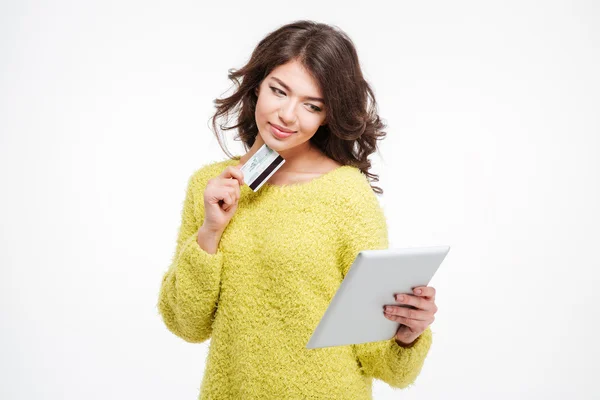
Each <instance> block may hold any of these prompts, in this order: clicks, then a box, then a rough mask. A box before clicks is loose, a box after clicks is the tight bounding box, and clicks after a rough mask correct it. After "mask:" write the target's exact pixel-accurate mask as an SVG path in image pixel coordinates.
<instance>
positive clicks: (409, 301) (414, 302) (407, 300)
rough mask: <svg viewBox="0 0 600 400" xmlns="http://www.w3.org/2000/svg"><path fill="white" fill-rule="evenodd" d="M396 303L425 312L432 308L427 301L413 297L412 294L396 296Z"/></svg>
mask: <svg viewBox="0 0 600 400" xmlns="http://www.w3.org/2000/svg"><path fill="white" fill-rule="evenodd" d="M396 301H397V302H398V303H401V304H406V305H409V306H413V307H416V308H419V309H422V310H426V311H429V310H431V309H432V308H433V307H432V305H431V304H430V301H429V300H427V299H424V298H422V297H419V296H413V295H412V294H399V295H396Z"/></svg>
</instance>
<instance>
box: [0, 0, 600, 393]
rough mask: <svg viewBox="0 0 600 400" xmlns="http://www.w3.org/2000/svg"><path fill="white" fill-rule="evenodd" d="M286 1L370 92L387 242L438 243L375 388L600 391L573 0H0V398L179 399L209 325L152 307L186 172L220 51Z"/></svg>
mask: <svg viewBox="0 0 600 400" xmlns="http://www.w3.org/2000/svg"><path fill="white" fill-rule="evenodd" d="M298 19H312V20H315V21H319V22H325V23H329V24H333V25H337V26H338V27H340V28H341V29H343V30H344V31H346V32H347V33H348V34H349V35H350V37H351V38H352V40H353V41H354V43H355V45H356V48H357V51H358V54H359V57H360V61H361V66H362V68H363V73H364V75H365V78H366V79H367V81H368V82H369V83H370V84H371V86H372V87H373V89H374V91H375V95H376V99H377V102H378V105H379V114H380V116H381V117H382V118H383V119H384V122H386V123H387V125H388V126H387V129H386V131H387V132H388V137H387V138H386V139H385V140H384V141H382V142H381V150H380V153H378V154H374V155H373V158H372V160H373V163H374V168H373V171H374V172H375V173H378V174H379V175H380V181H379V182H378V185H380V186H381V187H382V188H383V189H384V194H383V196H381V198H380V201H381V204H382V205H383V207H384V210H385V213H386V216H387V218H388V224H389V230H390V244H391V246H392V247H410V246H426V245H440V244H448V245H451V246H452V249H451V250H450V253H449V254H448V256H447V258H446V260H445V261H444V262H443V264H442V266H441V267H440V269H439V271H438V273H437V274H436V276H435V277H434V279H433V280H432V282H431V286H434V287H435V288H436V290H437V291H438V295H437V299H436V303H437V305H438V307H439V311H438V313H437V314H436V320H435V322H434V323H433V325H432V330H433V333H434V341H433V345H432V348H431V350H430V353H429V356H428V358H427V359H426V361H425V365H424V367H423V370H422V372H421V374H420V376H419V377H418V379H417V381H416V385H415V386H413V387H411V388H410V389H407V390H404V391H402V392H394V391H392V389H391V388H390V387H389V386H387V384H385V383H383V382H381V381H375V382H374V398H375V399H392V398H403V399H459V398H460V399H482V398H485V399H544V400H548V399H565V398H569V399H597V398H600V390H599V389H598V385H597V382H596V378H597V375H598V372H599V371H598V364H597V360H598V359H599V358H600V345H599V344H598V335H599V334H600V329H599V327H598V325H599V324H598V315H599V311H598V307H599V306H600V294H599V292H598V291H597V285H596V284H597V283H598V281H599V277H600V273H599V272H598V271H599V269H600V261H599V255H598V251H597V248H598V246H599V245H600V243H599V242H600V230H599V226H600V212H599V207H598V205H599V204H600V195H599V191H600V163H599V161H598V157H599V156H600V140H599V135H600V118H599V111H600V95H599V93H600V78H599V74H598V71H600V30H599V29H598V25H599V23H600V6H599V4H598V2H595V1H592V0H590V1H566V0H565V1H545V2H541V1H540V2H533V1H503V2H481V1H453V2H448V1H429V2H414V1H411V2H404V1H403V2H398V1H395V2H391V1H390V2H378V1H369V2H360V3H356V4H348V3H345V2H341V1H335V2H323V1H303V2H275V1H269V2H266V1H265V2H241V1H239V2H233V1H227V2H224V3H222V4H221V5H218V4H216V3H213V4H203V3H202V2H192V1H170V2H152V1H148V0H146V1H133V0H120V1H95V2H90V1H88V2H75V1H70V2H67V1H52V2H50V1H19V2H14V1H13V2H8V1H3V2H2V4H1V6H0V32H1V37H0V50H1V54H2V56H1V57H0V67H1V77H0V85H1V86H0V107H1V108H0V168H1V169H0V185H1V186H0V187H1V196H0V218H1V221H0V226H1V230H0V235H1V236H0V246H1V247H0V249H1V250H0V265H1V270H0V273H1V276H0V300H1V303H0V311H1V320H0V324H1V325H0V326H1V329H0V374H1V376H2V377H3V378H2V384H1V385H0V398H2V399H15V400H17V399H18V400H21V399H57V400H58V399H69V400H71V399H73V400H75V399H77V400H79V399H88V400H91V399H99V400H100V399H102V400H105V399H167V398H168V399H195V398H197V396H198V390H199V387H200V382H201V379H202V376H203V373H204V368H205V357H206V354H207V349H208V345H209V342H208V341H207V342H205V343H202V344H190V343H187V342H185V341H183V340H182V339H179V338H178V337H176V336H174V335H173V334H171V333H170V332H169V331H168V330H167V329H166V327H165V326H164V325H163V323H162V320H161V318H160V315H159V314H158V311H157V308H156V302H157V299H158V291H159V287H160V283H161V278H162V274H163V273H164V272H165V271H166V269H167V268H168V266H169V263H170V259H171V257H172V254H173V252H174V249H175V240H176V234H177V229H178V227H179V223H180V214H181V207H182V202H183V198H184V195H185V188H186V184H187V180H188V178H189V176H190V175H191V174H192V173H193V171H195V170H196V169H197V168H199V167H200V166H201V165H203V164H205V163H208V162H211V161H217V160H220V159H224V158H225V155H224V153H222V152H221V149H220V147H219V146H218V144H217V142H216V139H215V138H214V136H213V134H212V132H211V131H210V130H209V125H208V124H209V118H210V117H211V116H212V113H213V111H214V107H213V100H214V99H215V98H218V97H221V96H222V95H224V94H225V93H226V92H227V93H231V88H232V87H231V82H230V81H228V79H227V70H228V69H229V68H239V67H241V66H242V65H243V64H244V63H245V62H246V61H247V60H248V59H249V57H250V54H251V52H252V50H253V49H254V47H255V46H256V44H257V43H258V41H259V40H260V39H261V38H262V37H264V36H265V35H266V34H267V33H268V32H270V31H272V30H273V29H276V28H277V27H279V26H281V25H283V24H286V23H289V22H292V21H293V20H298ZM229 133H230V137H231V138H232V137H233V136H231V135H233V132H232V131H229ZM229 143H230V145H231V148H232V150H233V152H234V153H236V154H242V146H241V143H240V142H236V141H233V140H230V141H229Z"/></svg>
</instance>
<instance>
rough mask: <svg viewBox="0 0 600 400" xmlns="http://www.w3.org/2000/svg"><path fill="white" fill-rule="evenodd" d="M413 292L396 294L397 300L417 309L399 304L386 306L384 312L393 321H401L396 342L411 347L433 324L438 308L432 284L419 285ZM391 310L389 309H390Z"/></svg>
mask: <svg viewBox="0 0 600 400" xmlns="http://www.w3.org/2000/svg"><path fill="white" fill-rule="evenodd" d="M413 293H414V295H412V294H400V293H399V294H396V296H395V297H396V302H398V303H402V304H406V305H410V306H414V307H416V309H411V308H407V307H398V306H384V314H385V316H386V317H387V318H389V319H391V320H392V321H396V322H399V323H400V327H399V328H398V331H397V332H396V336H395V339H396V342H397V343H398V344H399V345H400V346H404V347H409V346H411V345H412V344H413V342H414V341H415V340H416V339H417V338H418V337H419V336H420V335H421V333H423V332H424V331H425V329H427V327H428V326H429V325H431V324H432V323H433V321H434V319H435V317H434V314H435V313H436V312H437V310H438V308H437V306H436V305H435V289H434V288H433V287H431V286H418V287H416V288H414V289H413ZM388 310H389V311H388Z"/></svg>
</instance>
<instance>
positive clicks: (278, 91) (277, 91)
mask: <svg viewBox="0 0 600 400" xmlns="http://www.w3.org/2000/svg"><path fill="white" fill-rule="evenodd" d="M269 87H270V88H271V90H272V91H274V92H275V93H277V94H280V93H281V94H285V93H283V92H282V91H281V90H279V89H277V88H274V87H273V86H269Z"/></svg>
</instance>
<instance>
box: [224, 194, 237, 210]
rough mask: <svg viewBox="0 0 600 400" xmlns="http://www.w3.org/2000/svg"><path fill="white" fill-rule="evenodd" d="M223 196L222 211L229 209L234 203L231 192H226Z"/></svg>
mask: <svg viewBox="0 0 600 400" xmlns="http://www.w3.org/2000/svg"><path fill="white" fill-rule="evenodd" d="M223 197H224V198H223V201H224V202H225V207H223V211H229V210H230V209H231V207H233V206H234V204H235V202H234V200H233V196H232V195H231V193H226V194H225V196H223Z"/></svg>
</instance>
